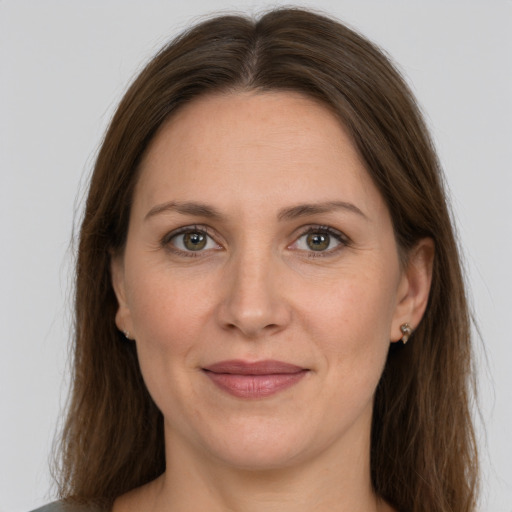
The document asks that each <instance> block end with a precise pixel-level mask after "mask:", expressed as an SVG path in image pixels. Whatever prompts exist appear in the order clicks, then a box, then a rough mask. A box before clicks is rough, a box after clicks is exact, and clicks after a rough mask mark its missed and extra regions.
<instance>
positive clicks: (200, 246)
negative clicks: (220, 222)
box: [162, 227, 221, 253]
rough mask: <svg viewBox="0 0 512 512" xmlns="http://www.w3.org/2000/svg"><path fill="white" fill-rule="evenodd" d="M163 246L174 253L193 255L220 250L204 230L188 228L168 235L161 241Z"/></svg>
mask: <svg viewBox="0 0 512 512" xmlns="http://www.w3.org/2000/svg"><path fill="white" fill-rule="evenodd" d="M162 243H163V245H165V246H167V247H169V246H171V248H172V249H174V250H175V251H176V252H181V253H194V252H202V251H207V250H210V249H220V248H221V247H220V246H219V244H217V243H216V242H215V240H214V239H213V238H212V237H211V236H210V235H209V234H208V233H207V231H206V230H205V229H202V228H198V227H188V228H183V229H181V230H179V231H178V232H176V231H174V232H172V233H169V235H167V236H166V237H165V238H164V239H163V240H162Z"/></svg>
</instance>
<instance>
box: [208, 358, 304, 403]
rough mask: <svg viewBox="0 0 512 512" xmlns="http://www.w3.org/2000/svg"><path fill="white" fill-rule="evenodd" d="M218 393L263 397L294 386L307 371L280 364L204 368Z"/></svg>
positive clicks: (243, 363) (234, 363) (228, 364)
mask: <svg viewBox="0 0 512 512" xmlns="http://www.w3.org/2000/svg"><path fill="white" fill-rule="evenodd" d="M203 372H204V374H205V375H206V376H207V377H208V378H209V379H210V380H211V381H212V382H213V383H214V384H215V385H216V386H217V387H218V388H220V389H221V390H223V391H226V392H227V393H229V394H230V395H233V396H236V397H238V398H265V397H268V396H271V395H274V394H276V393H278V392H280V391H283V390H285V389H287V388H289V387H291V386H293V385H295V384H297V383H298V382H299V381H300V380H301V379H302V378H303V377H304V376H305V375H306V373H308V372H309V370H308V369H306V368H301V367H299V366H296V365H293V364H289V363H284V362H281V361H272V360H268V361H259V362H255V363H250V362H246V361H241V360H232V361H221V362H219V363H215V364H212V365H210V366H208V367H206V368H203Z"/></svg>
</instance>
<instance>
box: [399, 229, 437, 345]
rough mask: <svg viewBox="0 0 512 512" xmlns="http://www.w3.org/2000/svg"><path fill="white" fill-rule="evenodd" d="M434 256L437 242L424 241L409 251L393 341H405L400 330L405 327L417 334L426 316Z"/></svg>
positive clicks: (400, 291) (428, 239) (400, 290)
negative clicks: (407, 325)
mask: <svg viewBox="0 0 512 512" xmlns="http://www.w3.org/2000/svg"><path fill="white" fill-rule="evenodd" d="M434 253H435V247H434V241H433V240H432V239H431V238H422V239H421V240H420V241H419V242H418V243H417V244H416V245H415V246H414V247H413V248H412V249H411V250H410V253H409V256H408V259H407V263H406V266H405V268H404V269H403V271H402V276H401V278H400V284H399V286H398V293H397V305H396V308H395V314H394V316H393V321H392V324H391V333H390V339H391V340H392V341H399V340H400V339H401V338H402V336H403V334H402V332H401V330H400V326H401V325H403V324H405V323H407V324H409V325H410V326H411V328H412V330H413V331H414V330H415V329H416V327H417V326H418V324H419V323H420V321H421V319H422V317H423V314H424V313H425V309H426V307H427V303H428V297H429V293H430V285H431V283H432V267H433V262H434Z"/></svg>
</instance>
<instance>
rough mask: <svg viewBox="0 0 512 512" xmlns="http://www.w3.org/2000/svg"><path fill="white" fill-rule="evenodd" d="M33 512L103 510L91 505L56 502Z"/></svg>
mask: <svg viewBox="0 0 512 512" xmlns="http://www.w3.org/2000/svg"><path fill="white" fill-rule="evenodd" d="M32 512H101V510H100V509H99V508H96V507H93V506H89V505H79V504H76V503H65V502H64V501H55V502H53V503H49V504H48V505H45V506H44V507H41V508H38V509H36V510H32Z"/></svg>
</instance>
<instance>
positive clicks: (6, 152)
mask: <svg viewBox="0 0 512 512" xmlns="http://www.w3.org/2000/svg"><path fill="white" fill-rule="evenodd" d="M281 3H283V2H280V1H277V2H272V3H267V2H263V1H252V2H251V1H242V0H240V1H238V2H236V3H235V2H229V1H220V0H219V1H217V0H187V2H185V3H184V4H183V5H181V3H180V6H179V7H178V4H177V3H173V2H171V1H163V0H160V1H158V0H144V1H142V0H137V1H135V0H132V1H130V0H107V1H99V0H88V1H87V2H85V1H83V2H78V1H74V2H70V1H64V0H62V1H57V0H35V1H24V0H19V1H14V0H11V1H8V0H3V1H2V0H0V63H1V65H0V234H1V237H0V240H1V242H0V244H1V245H0V247H1V251H0V263H1V273H0V326H1V329H0V347H1V351H0V428H1V435H0V512H7V511H9V512H11V511H12V512H17V511H19V512H21V511H24V510H29V509H31V508H33V507H35V506H36V505H41V504H43V503H44V502H46V501H48V500H50V499H51V496H52V495H51V494H50V474H49V470H48V457H49V454H50V451H51V445H52V440H53V436H54V431H55V428H56V425H57V423H58V418H59V415H60V413H61V410H62V407H63V404H64V403H65V398H66V392H67V385H68V379H67V370H66V368H67V366H66V365H67V344H68V339H69V331H70V318H71V315H70V306H69V304H70V300H69V296H70V294H71V291H72V290H71V285H70V283H71V277H70V276H71V268H72V262H73V256H72V250H70V240H71V236H72V227H73V219H74V218H75V219H76V218H77V216H78V217H79V214H77V213H76V212H77V211H78V212H79V211H80V209H81V204H82V195H83V192H84V189H85V185H84V184H85V183H86V181H87V177H88V173H89V172H90V169H91V167H92V164H93V161H94V156H95V152H96V149H97V147H98V145H99V143H100V141H101V137H102V134H103V131H104V129H105V127H106V125H107V123H108V121H109V118H110V116H111V114H112V112H113V109H114V108H115V105H116V104H117V102H118V100H119V99H120V96H121V95H122V93H123V91H124V90H125V87H126V86H127V84H128V82H129V81H130V79H131V78H132V77H133V76H134V75H135V74H136V73H137V70H139V69H140V67H141V65H142V64H143V63H144V62H145V61H146V60H147V59H148V58H149V57H150V56H151V55H152V54H153V53H154V52H155V51H156V50H157V49H158V48H159V47H160V46H161V45H162V44H163V43H164V42H166V41H167V40H168V39H169V38H170V37H171V36H172V35H174V34H176V33H177V32H179V31H180V30H182V29H183V28H184V27H186V26H188V25H189V23H190V22H191V21H193V20H195V19H197V17H198V16H199V15H204V14H206V13H210V12H212V11H219V10H240V11H244V12H260V11H261V10H263V9H264V8H265V7H269V6H275V5H279V4H281ZM296 4H298V5H309V6H313V7H316V8H318V9H323V10H326V11H327V12H330V13H332V14H334V15H336V16H337V17H339V18H340V19H342V20H344V21H345V22H348V23H349V24H351V25H352V26H354V27H356V28H358V29H359V30H360V31H362V32H363V33H364V34H365V35H367V36H368V37H370V38H371V39H373V40H374V41H376V42H378V43H379V44H380V45H381V46H382V47H383V48H384V49H385V50H386V51H388V52H389V53H390V54H391V55H392V56H393V58H394V59H395V60H396V61H397V62H398V64H399V67H400V69H401V70H402V71H403V73H404V74H405V76H406V77H407V79H408V80H409V82H410V83H411V84H412V87H413V90H414V91H415V93H416V95H417V97H418V99H419V102H420V104H421V105H422V108H423V109H424V111H425V112H426V113H427V120H428V122H429V124H430V126H431V129H432V132H433V134H434V138H435V141H436V144H437V147H438V150H439V153H440V156H441V160H442V162H443V164H444V167H445V169H446V175H447V181H448V185H449V189H450V193H451V197H452V201H453V208H454V212H455V219H456V223H457V226H458V230H459V233H460V238H461V242H462V245H463V247H464V255H465V263H466V267H467V272H468V284H469V286H470V289H471V292H472V297H473V306H474V311H475V318H476V320H477V322H478V325H479V328H480V331H481V337H482V342H478V361H477V364H478V368H479V373H480V399H481V409H482V419H483V425H482V422H480V421H479V423H478V424H479V427H478V428H479V430H478V432H479V441H480V445H481V450H482V463H483V469H484V475H483V477H484V478H483V499H482V505H481V510H483V511H485V510H487V511H492V512H510V511H512V463H511V459H512V441H511V436H512V407H511V405H510V404H511V403H512V385H511V384H512V375H511V373H512V372H511V370H510V366H511V360H512V357H511V356H512V343H511V337H510V334H509V333H510V325H509V324H510V317H511V316H512V308H511V306H512V298H511V284H512V278H511V270H510V268H511V264H510V261H511V260H512V236H511V235H512V221H511V217H512V215H511V214H512V207H511V202H512V194H511V190H512V172H511V171H512V169H511V161H512V128H511V126H512V123H511V121H512V99H511V93H512V57H511V55H512V2H511V1H510V0H491V1H489V0H480V1H476V0H475V1H469V0H466V1H462V0H461V1H447V0H444V1H439V0H434V1H433V0H430V1H428V2H427V1H425V2H420V1H411V0H410V1H399V0H389V1H383V0H381V1H362V0H359V1H358V0H338V1H327V0H321V1H317V2H316V3H313V2H310V3H309V4H308V3H304V2H297V3H296ZM483 347H485V349H484V348H483Z"/></svg>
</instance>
